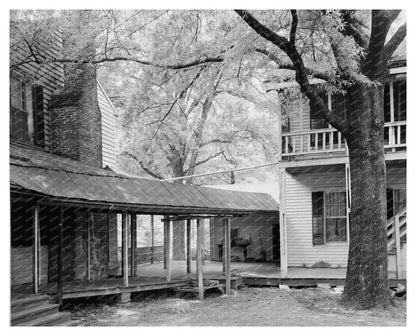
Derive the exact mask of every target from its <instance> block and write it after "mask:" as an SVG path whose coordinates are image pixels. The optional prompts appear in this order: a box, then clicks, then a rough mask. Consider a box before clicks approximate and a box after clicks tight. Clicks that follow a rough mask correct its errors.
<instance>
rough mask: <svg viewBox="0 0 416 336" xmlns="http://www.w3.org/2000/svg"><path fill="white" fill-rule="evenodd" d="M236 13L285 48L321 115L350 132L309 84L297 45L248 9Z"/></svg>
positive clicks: (340, 129)
mask: <svg viewBox="0 0 416 336" xmlns="http://www.w3.org/2000/svg"><path fill="white" fill-rule="evenodd" d="M236 13H237V14H238V15H240V16H241V18H242V19H243V20H244V21H245V22H246V23H247V24H248V25H249V26H250V27H251V28H252V29H253V30H254V31H255V32H256V33H257V34H259V35H260V36H262V37H263V38H264V39H266V40H268V41H270V42H272V43H273V44H274V45H276V46H277V47H279V48H280V49H281V50H283V51H284V52H285V53H286V55H287V56H288V57H289V58H290V60H291V61H292V63H293V66H294V68H295V71H296V81H297V82H298V83H299V86H300V89H301V91H302V93H304V94H305V96H306V97H307V98H308V99H309V100H310V102H311V104H312V105H313V106H314V108H315V109H316V111H317V112H318V113H319V115H320V116H321V117H322V118H324V119H325V120H326V121H327V122H329V123H330V124H331V125H332V126H333V127H335V128H336V129H337V130H339V131H340V132H341V133H343V134H344V135H346V134H347V133H348V129H349V125H348V123H347V122H346V121H345V120H343V119H341V118H339V117H338V116H337V115H336V114H335V113H332V112H331V111H330V110H329V108H328V106H327V105H326V104H325V102H324V101H323V100H322V98H321V97H320V96H319V93H318V90H317V89H316V87H314V86H313V85H310V84H309V80H308V77H307V75H308V73H307V69H306V67H305V65H304V63H303V60H302V57H301V56H300V54H299V52H298V50H297V49H296V46H294V45H292V44H290V42H289V41H288V40H287V39H286V38H285V37H283V36H280V35H278V34H276V33H274V32H273V31H271V30H270V29H269V28H267V27H266V26H264V25H263V24H261V23H260V22H259V21H258V20H257V19H256V18H255V17H254V16H253V15H251V14H250V13H249V12H248V11H246V10H236Z"/></svg>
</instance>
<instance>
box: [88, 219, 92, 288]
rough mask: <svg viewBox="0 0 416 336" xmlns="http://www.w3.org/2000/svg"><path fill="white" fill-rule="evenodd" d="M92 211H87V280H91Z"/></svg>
mask: <svg viewBox="0 0 416 336" xmlns="http://www.w3.org/2000/svg"><path fill="white" fill-rule="evenodd" d="M92 221H93V218H92V213H91V212H90V211H88V213H87V280H88V281H90V280H91V227H92Z"/></svg>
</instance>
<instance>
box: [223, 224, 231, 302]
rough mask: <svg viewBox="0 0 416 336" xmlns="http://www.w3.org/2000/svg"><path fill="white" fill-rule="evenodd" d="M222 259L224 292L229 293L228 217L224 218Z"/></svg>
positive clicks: (229, 247)
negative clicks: (223, 264) (223, 263)
mask: <svg viewBox="0 0 416 336" xmlns="http://www.w3.org/2000/svg"><path fill="white" fill-rule="evenodd" d="M224 233H225V237H224V259H225V293H226V294H230V293H231V253H230V252H231V251H230V249H231V237H230V236H231V225H230V218H229V217H226V218H224Z"/></svg>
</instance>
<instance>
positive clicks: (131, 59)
mask: <svg viewBox="0 0 416 336" xmlns="http://www.w3.org/2000/svg"><path fill="white" fill-rule="evenodd" d="M115 61H126V62H134V63H138V64H141V65H147V66H153V67H156V68H161V69H170V70H182V69H188V68H192V67H196V66H203V65H206V64H210V63H221V62H223V61H224V57H223V56H216V57H203V58H200V59H195V60H192V61H190V62H185V63H178V64H161V63H157V62H151V61H146V60H142V59H139V58H135V57H130V56H115V57H102V58H99V59H90V60H80V59H75V58H50V59H48V60H45V61H39V60H38V61H37V60H30V61H22V62H19V63H16V64H13V65H12V66H11V68H16V67H19V66H21V65H24V64H28V63H37V64H51V63H62V64H68V63H75V64H87V63H90V64H101V63H105V62H115Z"/></svg>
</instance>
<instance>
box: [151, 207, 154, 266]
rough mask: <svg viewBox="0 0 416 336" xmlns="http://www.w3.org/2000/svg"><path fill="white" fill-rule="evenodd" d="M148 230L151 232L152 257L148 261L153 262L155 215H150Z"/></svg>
mask: <svg viewBox="0 0 416 336" xmlns="http://www.w3.org/2000/svg"><path fill="white" fill-rule="evenodd" d="M150 230H151V234H152V257H151V259H150V263H152V264H153V263H154V260H155V216H153V215H151V216H150Z"/></svg>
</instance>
